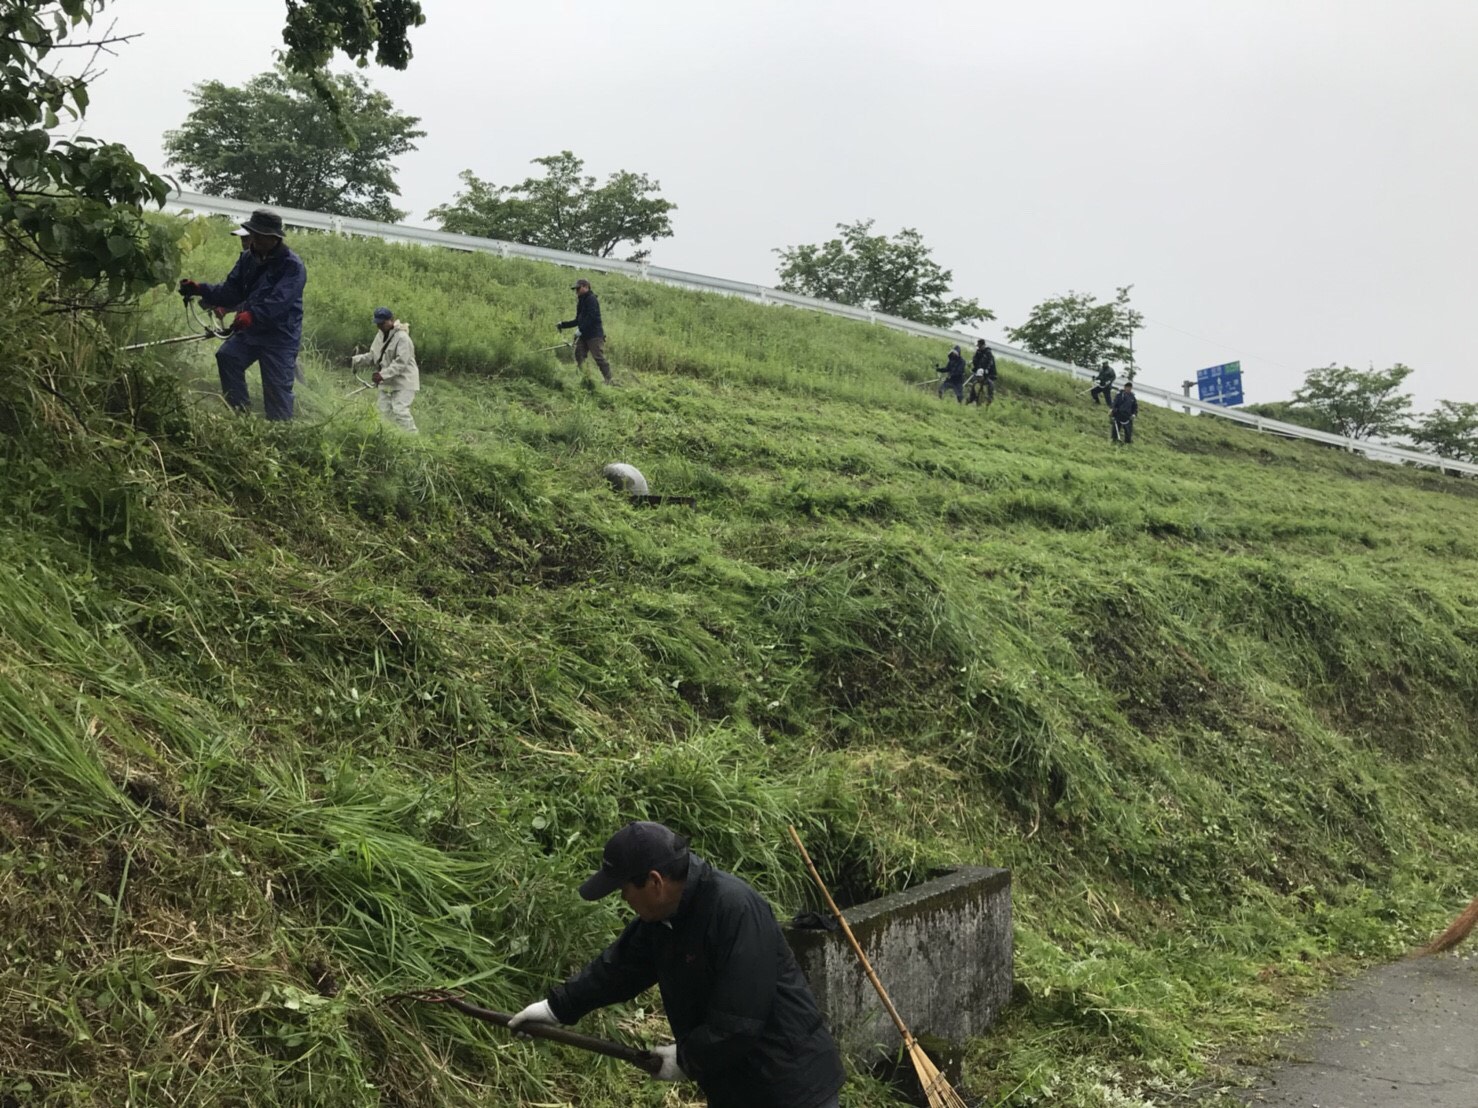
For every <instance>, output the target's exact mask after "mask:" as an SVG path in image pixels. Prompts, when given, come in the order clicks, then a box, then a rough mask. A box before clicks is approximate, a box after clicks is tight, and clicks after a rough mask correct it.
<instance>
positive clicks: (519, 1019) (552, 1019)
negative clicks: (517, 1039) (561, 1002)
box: [508, 1000, 559, 1031]
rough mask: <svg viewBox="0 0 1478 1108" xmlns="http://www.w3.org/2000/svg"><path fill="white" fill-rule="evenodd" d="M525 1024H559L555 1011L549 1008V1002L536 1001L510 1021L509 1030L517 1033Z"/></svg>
mask: <svg viewBox="0 0 1478 1108" xmlns="http://www.w3.org/2000/svg"><path fill="white" fill-rule="evenodd" d="M525 1023H555V1024H557V1023H559V1019H558V1017H556V1016H555V1014H554V1009H553V1008H551V1007H549V1001H547V1000H536V1001H534V1003H532V1004H530V1005H529V1006H528V1007H527V1008H525V1009H524V1010H523V1011H522V1012H520V1013H518V1015H516V1016H514V1017H513V1018H512V1019H511V1020H509V1021H508V1030H509V1031H517V1030H518V1029H519V1027H520V1026H522V1025H523V1024H525Z"/></svg>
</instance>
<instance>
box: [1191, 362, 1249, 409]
mask: <svg viewBox="0 0 1478 1108" xmlns="http://www.w3.org/2000/svg"><path fill="white" fill-rule="evenodd" d="M1196 393H1197V396H1198V397H1199V398H1200V399H1201V400H1204V401H1205V402H1206V403H1207V404H1223V405H1226V406H1227V407H1231V406H1232V405H1233V404H1240V403H1242V363H1241V362H1227V363H1226V364H1225V365H1214V366H1212V367H1211V368H1210V369H1198V370H1196Z"/></svg>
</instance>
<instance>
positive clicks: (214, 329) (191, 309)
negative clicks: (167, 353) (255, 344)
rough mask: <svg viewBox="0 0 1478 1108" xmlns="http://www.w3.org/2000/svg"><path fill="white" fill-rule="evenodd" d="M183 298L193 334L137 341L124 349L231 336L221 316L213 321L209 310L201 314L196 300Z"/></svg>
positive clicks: (186, 318)
mask: <svg viewBox="0 0 1478 1108" xmlns="http://www.w3.org/2000/svg"><path fill="white" fill-rule="evenodd" d="M183 299H184V301H185V320H186V321H187V323H188V324H189V325H190V326H191V327H194V328H195V331H194V333H193V334H189V335H177V336H176V337H174V338H172V339H155V340H154V341H153V342H135V343H132V344H131V345H129V346H125V347H124V348H123V349H125V350H144V349H147V348H148V347H151V346H174V345H175V344H176V343H181V342H200V341H201V340H202V339H224V338H228V337H229V336H230V334H231V328H229V327H223V326H221V325H220V322H219V319H220V317H219V316H217V317H216V322H212V321H211V318H210V313H209V312H207V313H206V315H205V316H201V314H200V312H199V310H198V309H197V307H196V305H195V301H194V300H192V299H191V298H190V297H188V296H186V297H183Z"/></svg>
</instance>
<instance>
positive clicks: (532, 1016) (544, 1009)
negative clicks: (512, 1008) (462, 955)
mask: <svg viewBox="0 0 1478 1108" xmlns="http://www.w3.org/2000/svg"><path fill="white" fill-rule="evenodd" d="M375 376H376V377H378V376H379V374H378V373H377V374H375ZM526 1023H554V1024H557V1023H559V1017H557V1016H556V1015H555V1014H554V1009H553V1008H551V1007H549V1001H547V1000H536V1001H534V1003H532V1004H530V1005H529V1006H528V1007H527V1008H525V1009H524V1010H523V1011H521V1012H519V1013H518V1014H517V1015H516V1016H514V1017H513V1018H512V1019H511V1020H509V1021H508V1030H509V1031H512V1032H515V1033H517V1031H518V1029H519V1028H520V1027H521V1026H523V1025H524V1024H526Z"/></svg>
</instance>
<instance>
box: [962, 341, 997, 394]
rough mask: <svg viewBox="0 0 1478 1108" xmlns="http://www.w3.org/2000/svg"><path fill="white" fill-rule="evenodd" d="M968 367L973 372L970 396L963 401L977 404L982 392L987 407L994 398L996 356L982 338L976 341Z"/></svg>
mask: <svg viewBox="0 0 1478 1108" xmlns="http://www.w3.org/2000/svg"><path fill="white" fill-rule="evenodd" d="M970 367H971V368H972V369H973V370H974V371H975V372H974V373H972V374H970V396H969V399H967V400H966V401H965V403H966V404H979V403H980V394H981V393H982V392H983V393H985V405H984V406H985V407H987V408H989V407H990V406H991V405H992V404H994V403H995V400H996V356H995V354H993V353H992V352H991V348H990V347H988V346H986V345H985V340H984V339H980V340H979V341H978V342H976V344H975V357H974V358H973V359H972V360H971V362H970Z"/></svg>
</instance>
